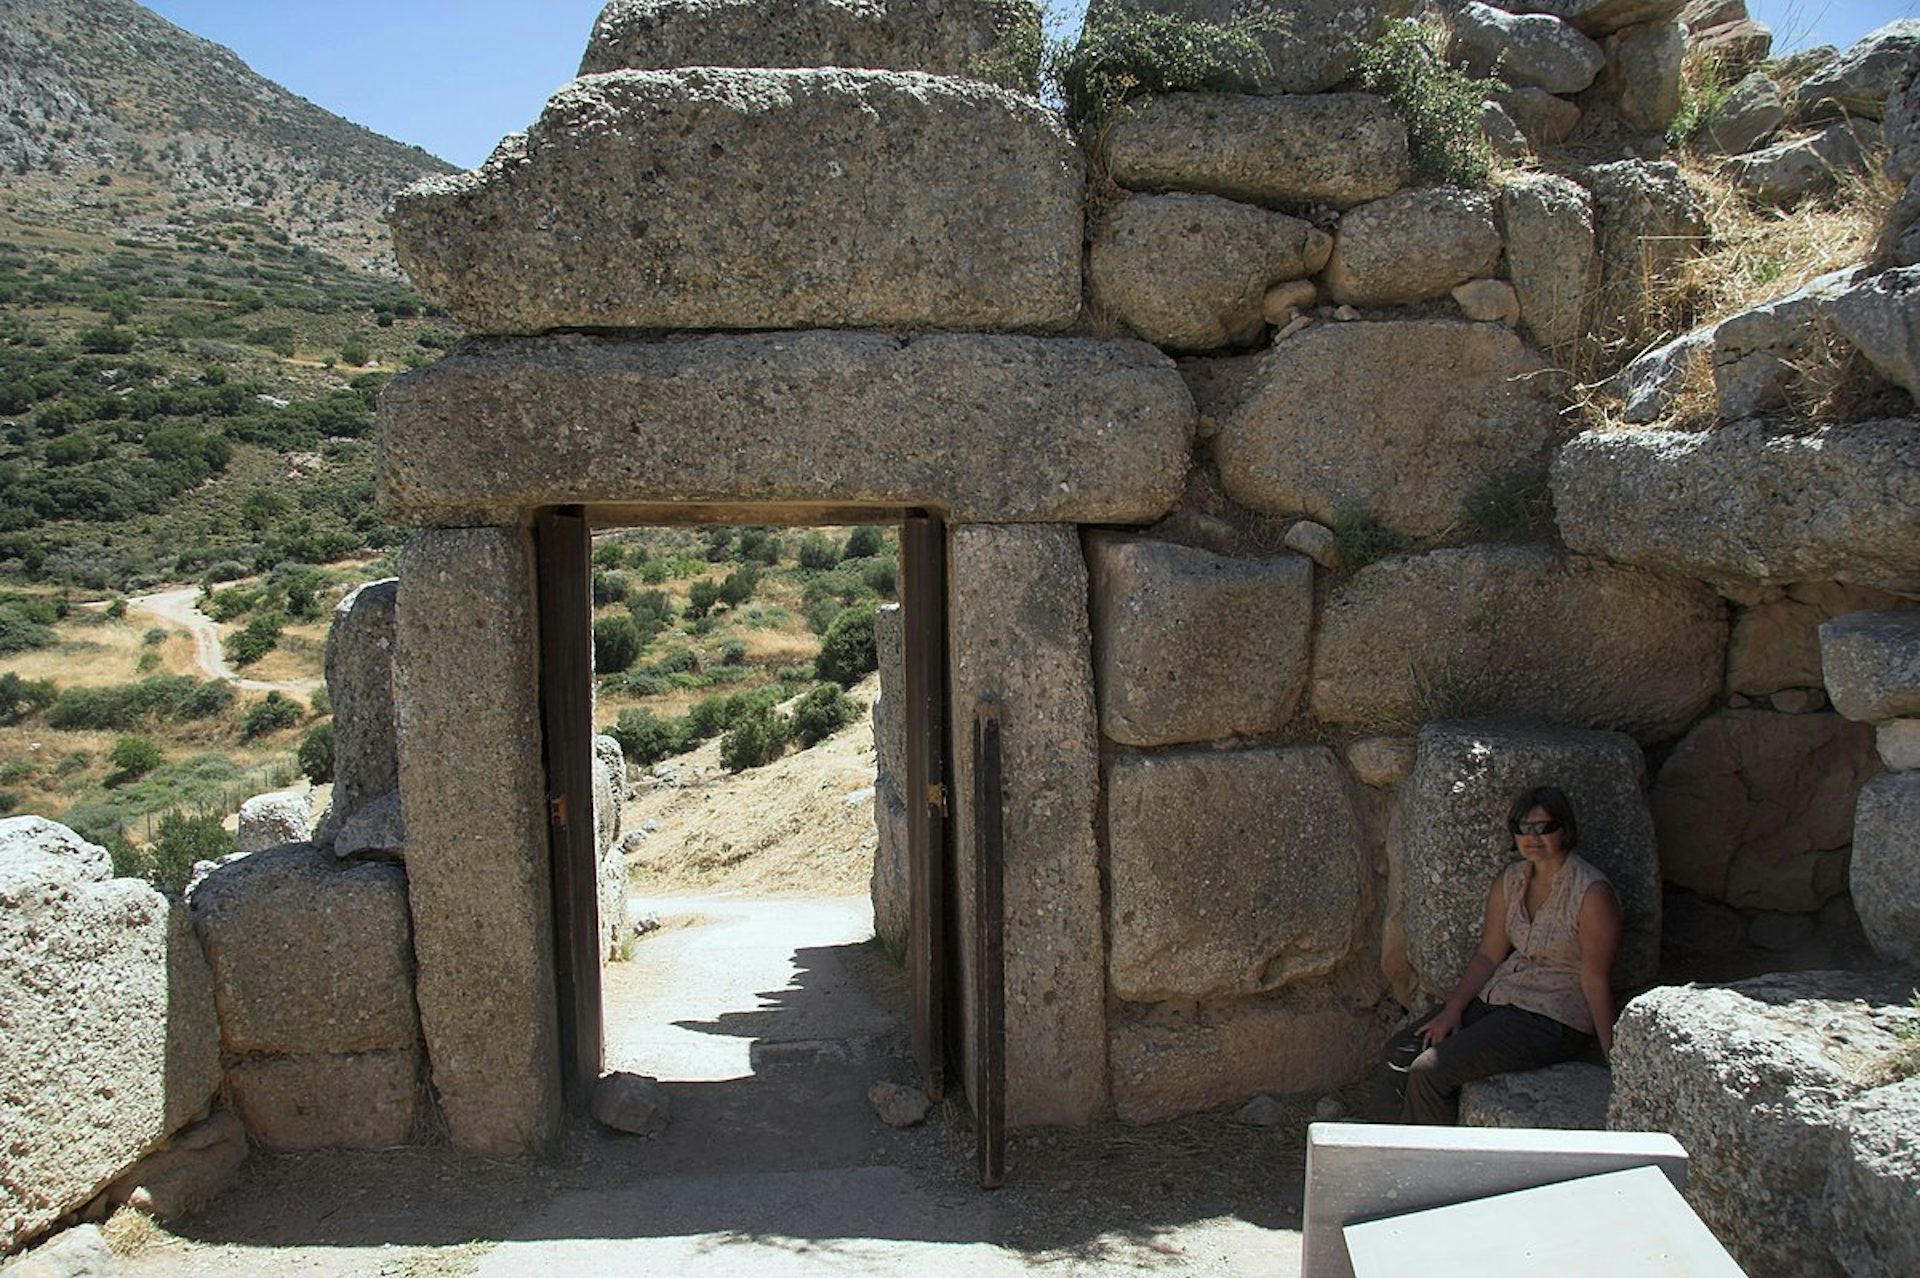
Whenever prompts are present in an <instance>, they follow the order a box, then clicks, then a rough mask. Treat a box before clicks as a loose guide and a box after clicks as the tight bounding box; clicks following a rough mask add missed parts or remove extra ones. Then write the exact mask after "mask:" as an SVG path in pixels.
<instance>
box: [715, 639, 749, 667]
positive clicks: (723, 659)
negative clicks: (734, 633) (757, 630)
mask: <svg viewBox="0 0 1920 1278" xmlns="http://www.w3.org/2000/svg"><path fill="white" fill-rule="evenodd" d="M720 664H721V665H723V666H744V665H746V664H747V645H746V644H744V643H742V642H741V641H740V640H738V639H729V640H727V641H726V642H725V643H723V644H721V645H720Z"/></svg>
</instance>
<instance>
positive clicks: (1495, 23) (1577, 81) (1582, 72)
mask: <svg viewBox="0 0 1920 1278" xmlns="http://www.w3.org/2000/svg"><path fill="white" fill-rule="evenodd" d="M1449 17H1450V18H1451V33H1452V34H1451V39H1450V41H1449V43H1448V46H1447V60H1448V61H1449V62H1452V63H1454V64H1456V65H1461V64H1464V65H1465V66H1466V67H1467V69H1468V70H1470V71H1471V72H1472V73H1473V74H1474V75H1479V76H1491V75H1497V76H1498V77H1499V78H1500V79H1501V81H1503V82H1504V83H1506V84H1507V85H1509V86H1511V87H1515V88H1521V87H1527V86H1531V87H1533V88H1537V89H1545V90H1546V91H1547V92H1549V93H1578V92H1580V91H1581V90H1582V89H1584V88H1586V87H1587V86H1588V85H1590V84H1592V83H1593V80H1594V77H1595V76H1597V75H1599V74H1600V71H1601V69H1602V68H1604V67H1605V66H1606V64H1607V55H1606V54H1605V52H1603V51H1602V50H1601V48H1600V46H1599V45H1598V44H1596V43H1594V42H1593V41H1592V40H1589V39H1588V38H1587V37H1586V36H1583V35H1581V34H1580V32H1579V31H1578V30H1576V29H1575V28H1574V27H1573V26H1572V25H1570V24H1569V23H1566V22H1563V21H1562V20H1561V19H1559V18H1556V17H1553V16H1552V15H1551V14H1545V13H1527V14H1516V13H1508V12H1506V11H1505V10H1503V9H1496V8H1494V7H1493V6H1492V5H1486V4H1479V3H1477V2H1476V0H1468V2H1467V3H1466V4H1464V5H1461V6H1460V7H1459V8H1458V9H1455V10H1453V11H1452V12H1451V13H1450V14H1449Z"/></svg>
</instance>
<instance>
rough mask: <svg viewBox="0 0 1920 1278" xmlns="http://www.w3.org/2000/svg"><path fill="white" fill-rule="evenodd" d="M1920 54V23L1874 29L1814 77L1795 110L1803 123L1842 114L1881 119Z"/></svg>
mask: <svg viewBox="0 0 1920 1278" xmlns="http://www.w3.org/2000/svg"><path fill="white" fill-rule="evenodd" d="M1916 50H1920V21H1916V20H1915V19H1912V18H1903V19H1901V20H1900V21H1898V22H1889V23H1888V24H1887V25H1886V26H1884V27H1881V28H1879V29H1878V30H1875V31H1870V32H1868V33H1867V34H1866V35H1864V36H1862V37H1861V38H1860V40H1859V41H1858V42H1857V43H1856V44H1855V45H1854V46H1853V47H1852V48H1851V49H1848V50H1847V51H1846V52H1845V53H1844V54H1842V55H1841V56H1840V58H1839V59H1838V60H1836V61H1834V62H1832V63H1830V64H1828V65H1827V66H1825V67H1822V68H1821V69H1820V70H1818V71H1816V72H1814V74H1812V75H1810V76H1808V77H1807V79H1806V80H1805V81H1804V82H1803V83H1802V84H1801V85H1800V88H1799V89H1798V90H1797V91H1796V92H1795V93H1794V95H1793V101H1794V112H1795V114H1796V115H1797V116H1798V117H1799V118H1800V119H1802V120H1830V119H1832V118H1833V117H1835V116H1838V115H1851V116H1861V117H1864V118H1866V119H1869V120H1878V119H1879V118H1880V117H1881V115H1882V114H1883V113H1884V112H1885V110H1886V106H1887V95H1888V94H1889V93H1891V92H1892V91H1893V88H1894V86H1895V84H1896V83H1897V82H1898V81H1899V79H1900V73H1901V72H1902V71H1903V70H1905V69H1906V65H1907V60H1908V58H1909V57H1911V56H1912V55H1913V53H1914V52H1915V51H1916Z"/></svg>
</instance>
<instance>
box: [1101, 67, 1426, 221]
mask: <svg viewBox="0 0 1920 1278" xmlns="http://www.w3.org/2000/svg"><path fill="white" fill-rule="evenodd" d="M1106 159H1107V169H1108V171H1109V172H1110V173H1111V174H1112V176H1113V180H1114V181H1116V182H1118V183H1119V184H1120V185H1122V186H1124V187H1127V188H1128V189H1130V190H1135V191H1159V190H1169V189H1171V190H1178V191H1206V192H1209V193H1211V194H1213V195H1224V196H1226V197H1227V198H1228V199H1231V200H1247V201H1249V202H1251V203H1254V204H1269V205H1303V204H1330V205H1332V206H1333V207H1335V208H1343V209H1344V208H1352V207H1353V206H1354V205H1356V204H1365V203H1366V202H1367V201H1368V200H1377V199H1379V198H1381V197H1382V196H1386V195H1391V194H1393V193H1394V192H1395V191H1397V190H1399V189H1400V188H1401V187H1402V186H1404V185H1405V184H1406V181H1407V178H1408V175H1409V174H1410V173H1411V171H1412V170H1411V166H1410V161H1409V160H1408V157H1407V126H1406V125H1405V124H1403V123H1402V122H1401V120H1400V117H1399V116H1397V115H1395V114H1394V112H1393V108H1391V107H1389V106H1388V105H1387V104H1386V102H1385V101H1384V100H1383V99H1381V98H1377V97H1373V96H1371V95H1369V94H1363V93H1322V94H1312V95H1302V96H1293V97H1277V98H1263V97H1253V96H1248V95H1236V94H1227V93H1168V94H1164V95H1160V96H1157V97H1151V98H1147V99H1145V100H1144V101H1142V102H1140V103H1139V104H1137V105H1135V106H1133V107H1132V108H1131V109H1130V110H1128V111H1127V112H1125V113H1124V114H1122V115H1121V116H1120V117H1119V118H1117V119H1116V120H1114V122H1113V123H1112V125H1111V126H1110V127H1109V128H1108V130H1107V136H1106Z"/></svg>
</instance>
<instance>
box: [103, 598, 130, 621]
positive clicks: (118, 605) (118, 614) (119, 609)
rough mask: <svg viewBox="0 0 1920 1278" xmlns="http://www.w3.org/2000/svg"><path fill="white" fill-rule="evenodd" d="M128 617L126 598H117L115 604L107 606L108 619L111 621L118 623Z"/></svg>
mask: <svg viewBox="0 0 1920 1278" xmlns="http://www.w3.org/2000/svg"><path fill="white" fill-rule="evenodd" d="M126 615H127V601H126V599H125V597H124V596H116V597H115V598H114V600H113V602H111V603H109V604H108V605H107V619H108V620H110V621H118V620H120V618H122V617H124V616H126Z"/></svg>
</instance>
